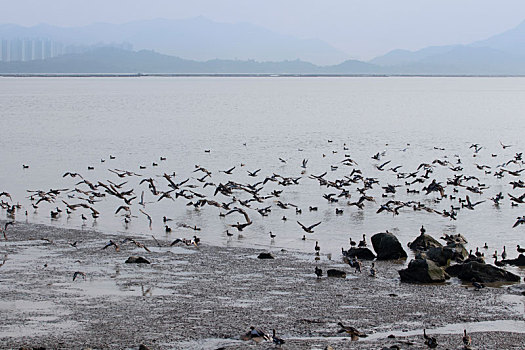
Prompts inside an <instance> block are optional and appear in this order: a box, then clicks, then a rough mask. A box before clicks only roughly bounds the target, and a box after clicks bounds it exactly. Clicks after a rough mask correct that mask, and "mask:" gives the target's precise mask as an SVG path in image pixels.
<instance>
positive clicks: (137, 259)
mask: <svg viewBox="0 0 525 350" xmlns="http://www.w3.org/2000/svg"><path fill="white" fill-rule="evenodd" d="M126 264H151V263H150V262H149V261H148V260H147V259H146V258H143V257H141V256H130V257H129V258H128V260H126Z"/></svg>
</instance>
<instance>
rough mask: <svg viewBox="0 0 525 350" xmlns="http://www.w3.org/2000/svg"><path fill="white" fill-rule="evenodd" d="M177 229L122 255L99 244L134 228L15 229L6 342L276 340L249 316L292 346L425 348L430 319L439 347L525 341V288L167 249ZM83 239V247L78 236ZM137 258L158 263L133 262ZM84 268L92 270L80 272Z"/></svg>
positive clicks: (0, 248)
mask: <svg viewBox="0 0 525 350" xmlns="http://www.w3.org/2000/svg"><path fill="white" fill-rule="evenodd" d="M0 224H1V225H2V226H3V222H0ZM187 235H188V236H189V235H190V234H189V233H188V234H187ZM176 236H177V235H176V234H172V235H171V236H169V237H168V236H161V235H159V236H158V237H156V238H157V239H158V242H159V243H160V245H161V246H160V247H159V246H158V245H157V242H155V241H154V240H153V238H152V237H151V235H149V236H148V235H144V236H142V237H141V236H136V237H134V238H136V240H137V241H139V242H142V243H145V244H146V246H148V247H149V249H150V250H151V252H146V251H145V250H144V249H142V248H139V247H137V246H135V245H133V244H131V243H125V244H121V245H120V251H119V252H117V251H115V249H114V248H113V247H109V248H108V249H105V250H103V249H101V248H102V247H104V245H105V244H106V243H107V242H108V241H109V240H110V239H113V240H115V241H118V242H121V241H122V240H123V239H124V237H125V236H122V235H113V236H112V235H106V234H103V233H100V232H95V231H81V230H66V229H59V228H56V227H48V226H40V225H29V224H22V223H17V224H16V225H15V226H14V227H9V229H8V239H9V240H8V241H7V242H5V241H3V240H2V241H1V243H0V263H1V262H2V261H3V260H4V258H3V257H4V256H5V263H4V265H2V266H1V267H0V281H1V283H0V295H1V296H2V298H1V300H0V313H1V314H2V322H1V323H0V348H2V349H11V348H13V349H18V348H20V347H22V346H26V347H38V346H41V347H46V348H48V349H55V348H60V349H83V348H93V349H138V347H139V345H140V344H145V345H147V346H148V347H149V348H150V349H217V348H221V347H223V348H225V349H246V348H257V349H267V348H274V347H276V346H274V345H273V344H272V343H270V342H263V343H260V344H256V343H255V342H253V341H249V342H243V341H241V340H240V335H241V334H243V333H245V332H246V331H247V330H248V329H249V327H250V326H251V325H254V326H257V327H259V328H261V329H264V330H266V331H268V332H271V329H273V328H275V329H276V330H277V334H278V335H279V336H280V337H282V338H284V339H285V340H286V344H285V345H283V346H282V348H287V349H324V348H325V347H326V346H327V345H331V346H332V347H333V348H334V349H381V348H383V347H388V346H391V345H394V344H397V345H399V346H400V348H402V349H424V348H426V346H425V345H424V344H423V336H422V329H423V328H426V329H427V332H428V333H430V334H432V335H434V336H436V337H437V339H438V342H439V344H440V345H439V347H438V348H440V349H441V348H442V349H445V348H448V349H461V348H462V343H461V337H462V332H463V328H467V331H469V332H470V334H471V335H472V338H473V348H475V349H523V348H524V346H525V345H524V344H525V321H524V306H523V301H524V300H525V299H524V298H525V297H523V296H521V295H514V294H511V293H510V292H509V291H508V289H507V288H506V287H501V288H485V289H483V290H481V291H474V290H473V289H472V288H471V287H469V288H466V287H467V286H466V285H461V284H460V283H458V282H452V283H448V284H444V285H411V284H404V283H400V281H399V278H398V273H397V270H398V269H400V268H401V267H402V266H403V265H402V264H396V263H393V262H378V263H376V265H377V267H378V269H379V277H378V278H373V277H369V276H368V274H367V273H366V272H363V273H362V274H355V273H354V272H353V271H352V269H350V267H349V266H348V265H345V264H344V263H342V261H341V257H340V256H334V257H332V260H328V259H327V257H326V256H321V259H320V261H318V262H316V261H315V260H314V254H313V253H312V254H303V253H297V252H287V251H280V250H275V251H273V254H274V256H275V259H274V260H260V259H257V255H258V253H259V252H261V251H264V250H257V249H255V250H254V249H241V248H218V247H212V246H207V245H206V242H203V243H202V245H201V246H199V247H182V246H174V247H169V243H170V242H171V241H172V240H173V239H174V238H176ZM75 241H78V243H77V247H76V248H75V247H72V246H71V245H70V244H69V243H72V242H75ZM131 255H140V256H143V257H145V258H147V259H148V260H150V261H151V264H150V265H146V264H140V265H139V264H126V263H124V262H125V261H126V259H127V258H128V257H129V256H131ZM316 264H317V265H318V266H320V267H321V268H322V269H323V270H324V271H326V269H327V268H338V269H343V270H345V271H347V272H348V277H347V278H346V279H337V278H327V277H323V278H322V279H320V280H318V279H317V278H316V276H315V274H314V267H315V265H316ZM365 270H366V271H368V269H365ZM75 271H81V272H84V273H85V274H86V278H85V279H83V278H82V276H79V277H77V279H76V280H75V281H73V274H74V272H75ZM339 321H341V322H343V323H344V324H347V325H351V326H354V327H356V328H357V329H359V330H361V331H363V332H365V333H367V334H370V336H369V337H368V338H362V339H360V340H358V341H351V340H350V338H349V337H347V336H344V334H338V333H337V331H338V330H339V327H338V326H337V322H339ZM465 323H469V324H465ZM390 334H395V335H396V338H387V336H388V335H390Z"/></svg>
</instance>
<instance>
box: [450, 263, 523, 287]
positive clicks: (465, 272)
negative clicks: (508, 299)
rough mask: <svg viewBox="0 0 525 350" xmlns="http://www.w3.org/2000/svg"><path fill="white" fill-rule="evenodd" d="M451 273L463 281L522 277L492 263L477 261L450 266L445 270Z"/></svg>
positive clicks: (483, 281)
mask: <svg viewBox="0 0 525 350" xmlns="http://www.w3.org/2000/svg"><path fill="white" fill-rule="evenodd" d="M445 271H446V272H447V273H448V274H449V275H451V276H454V277H458V278H459V279H461V280H462V281H467V282H470V281H472V280H475V281H476V282H480V283H490V282H519V280H520V277H519V276H517V275H515V274H513V273H511V272H508V271H505V270H503V269H500V268H498V267H496V266H493V265H490V264H482V263H479V262H476V261H470V262H468V263H463V264H457V265H452V266H449V267H448V268H447V269H446V270H445Z"/></svg>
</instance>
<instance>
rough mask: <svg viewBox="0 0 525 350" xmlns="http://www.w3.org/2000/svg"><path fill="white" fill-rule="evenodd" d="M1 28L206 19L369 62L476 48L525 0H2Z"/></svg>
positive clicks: (523, 8) (513, 17)
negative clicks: (392, 55) (309, 41)
mask: <svg viewBox="0 0 525 350" xmlns="http://www.w3.org/2000/svg"><path fill="white" fill-rule="evenodd" d="M0 9H1V11H0V23H16V24H20V25H26V26H31V25H35V24H38V23H48V24H53V25H59V26H77V25H85V24H90V23H93V22H110V23H124V22H129V21H133V20H141V19H153V18H167V19H180V18H188V17H195V16H205V17H207V18H209V19H212V20H215V21H218V22H249V23H253V24H257V25H260V26H263V27H266V28H268V29H271V30H273V31H276V32H280V33H284V34H291V35H294V36H297V37H301V38H319V39H322V40H325V41H327V42H329V43H330V44H332V45H333V46H335V47H337V48H339V49H341V50H343V51H345V52H347V53H348V54H349V55H350V56H351V57H353V58H359V59H365V58H371V57H373V56H376V55H379V54H382V53H385V52H387V51H389V50H391V49H395V48H404V49H409V50H415V49H419V48H422V47H425V46H430V45H444V44H458V43H469V42H472V41H475V40H479V39H484V38H486V37H488V36H491V35H493V34H497V33H499V32H502V31H504V30H507V29H509V28H512V27H514V26H516V25H517V24H519V23H521V22H522V21H523V20H525V1H524V0H315V1H311V0H184V1H180V0H0Z"/></svg>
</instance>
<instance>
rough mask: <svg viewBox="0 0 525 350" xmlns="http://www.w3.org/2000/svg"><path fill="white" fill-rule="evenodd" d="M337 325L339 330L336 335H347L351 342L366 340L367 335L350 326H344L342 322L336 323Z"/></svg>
mask: <svg viewBox="0 0 525 350" xmlns="http://www.w3.org/2000/svg"><path fill="white" fill-rule="evenodd" d="M337 325H338V326H339V327H340V329H339V330H338V331H337V333H347V334H349V335H350V337H351V338H352V340H358V339H359V338H366V337H367V335H366V334H365V333H363V332H361V331H359V330H357V329H356V328H354V327H352V326H345V325H344V324H343V323H342V322H338V323H337Z"/></svg>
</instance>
